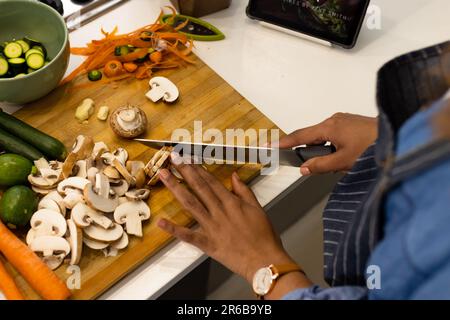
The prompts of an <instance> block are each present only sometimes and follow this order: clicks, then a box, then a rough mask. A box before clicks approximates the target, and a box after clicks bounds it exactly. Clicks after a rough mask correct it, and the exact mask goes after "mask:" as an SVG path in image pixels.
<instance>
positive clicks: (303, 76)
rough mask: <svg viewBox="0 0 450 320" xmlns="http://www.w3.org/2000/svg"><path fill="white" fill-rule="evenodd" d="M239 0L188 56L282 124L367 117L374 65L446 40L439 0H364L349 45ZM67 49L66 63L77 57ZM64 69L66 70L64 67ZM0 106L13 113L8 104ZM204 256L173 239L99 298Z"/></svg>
mask: <svg viewBox="0 0 450 320" xmlns="http://www.w3.org/2000/svg"><path fill="white" fill-rule="evenodd" d="M167 4H169V1H168V0H130V1H129V2H128V3H126V4H124V5H122V6H121V7H119V8H117V9H115V10H114V11H112V12H110V13H108V14H107V15H105V16H103V17H101V18H99V19H97V20H95V21H93V22H91V23H89V24H88V25H86V26H84V27H82V28H81V29H79V30H77V31H74V32H73V33H71V37H70V38H71V44H72V46H81V45H83V44H85V43H87V42H89V41H90V40H91V39H92V38H96V37H100V32H99V30H100V27H104V28H105V29H106V30H112V29H113V27H114V26H115V25H118V26H119V28H120V31H122V32H127V31H131V30H133V29H136V28H138V27H140V26H142V25H145V24H149V23H151V22H153V21H154V19H155V18H156V17H157V15H158V13H159V8H160V7H162V6H164V5H167ZM246 4H247V1H245V0H233V4H232V6H231V8H229V9H228V10H225V11H221V12H218V13H216V14H213V15H211V16H209V17H206V18H205V19H206V20H207V21H208V22H211V23H212V24H213V25H215V26H217V27H218V28H219V29H221V30H222V31H223V32H224V33H225V34H226V36H227V39H226V40H224V41H220V42H203V43H202V42H196V54H197V55H199V56H200V58H201V59H202V60H204V61H205V62H206V63H207V64H208V65H209V66H211V67H212V69H214V70H215V71H216V72H217V73H218V74H219V75H221V76H222V77H223V78H224V79H225V80H226V81H227V82H229V83H230V84H231V85H232V86H233V87H234V88H235V89H236V90H237V91H239V92H240V93H241V94H242V95H243V96H244V97H245V98H247V99H248V100H249V101H250V102H252V103H253V104H254V105H255V106H256V107H257V108H258V109H259V110H260V111H261V112H263V113H264V114H265V115H266V116H267V117H268V118H270V119H271V120H272V121H274V122H275V123H276V124H277V125H278V126H279V127H280V128H281V129H283V130H284V131H285V132H291V131H293V130H295V129H297V128H300V127H304V126H308V125H312V124H315V123H317V122H320V121H322V120H323V119H325V118H326V117H328V116H330V115H332V114H333V113H335V112H339V111H340V112H352V113H359V114H365V115H375V114H376V105H375V80H376V71H377V70H378V69H379V67H380V66H381V65H382V64H383V63H385V62H386V61H388V60H390V59H391V58H393V57H394V56H397V55H399V54H401V53H404V52H407V51H410V50H414V49H418V48H421V47H425V46H428V45H432V44H435V43H438V42H442V41H445V40H448V39H449V38H450V19H448V13H449V12H450V1H448V0H396V1H392V0H372V4H373V5H376V6H378V7H379V8H380V9H381V19H382V20H381V21H382V28H381V30H369V29H368V28H367V27H365V26H364V27H363V29H362V31H361V35H360V39H359V42H358V44H357V46H356V47H355V49H353V50H351V51H347V50H343V49H337V48H327V47H324V46H321V45H318V44H315V43H311V42H308V41H306V40H301V39H299V38H296V37H294V36H290V35H286V34H283V33H280V32H277V31H274V30H270V29H266V28H263V27H261V26H260V25H259V24H258V23H256V22H254V21H251V20H249V19H248V18H246V15H245V6H246ZM80 61H81V58H80V57H72V59H71V63H70V67H69V68H70V69H73V68H75V67H76V65H77V64H78V63H80ZM70 69H69V70H70ZM2 107H6V109H7V110H9V111H14V110H15V108H14V107H8V106H5V105H3V106H2ZM299 177H300V174H299V172H298V169H296V168H285V167H283V168H281V169H280V171H279V172H278V174H277V175H274V176H267V177H261V178H260V179H258V180H257V181H256V182H255V183H253V184H252V188H253V190H254V191H255V192H256V194H257V196H258V199H259V200H260V201H261V203H262V204H263V205H265V204H267V203H269V202H270V201H271V200H272V199H274V198H275V197H276V196H277V195H278V194H280V193H281V192H282V191H283V190H285V189H286V188H287V187H288V186H289V185H291V184H292V183H293V182H295V181H296V180H297V179H298V178H299ZM205 258H206V257H205V256H204V255H203V254H202V253H201V252H199V251H198V250H197V249H195V248H193V247H192V246H189V245H187V244H182V243H180V242H173V243H172V244H170V245H169V246H168V247H166V248H164V249H163V250H162V251H161V252H160V253H158V254H157V255H155V256H154V257H152V258H151V259H149V260H148V261H147V262H146V263H144V264H143V265H142V266H141V267H139V268H138V269H137V270H135V271H134V272H133V273H131V274H130V275H128V276H127V277H125V278H124V279H123V280H122V281H120V282H119V283H118V284H116V285H115V286H114V287H113V288H112V289H110V290H109V291H108V292H106V293H105V294H104V295H103V296H101V298H102V299H148V298H150V299H153V298H157V297H158V296H159V295H161V294H162V293H164V292H165V291H166V290H167V289H168V288H170V287H171V286H172V285H173V284H175V283H176V282H177V281H178V280H179V279H181V278H182V277H183V276H184V275H186V274H187V273H188V272H189V271H191V270H192V269H193V268H195V267H196V266H197V265H198V264H200V263H201V262H202V261H203V260H204V259H205Z"/></svg>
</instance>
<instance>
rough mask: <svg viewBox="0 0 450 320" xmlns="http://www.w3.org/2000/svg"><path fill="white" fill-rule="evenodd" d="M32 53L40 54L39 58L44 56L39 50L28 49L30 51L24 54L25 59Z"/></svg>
mask: <svg viewBox="0 0 450 320" xmlns="http://www.w3.org/2000/svg"><path fill="white" fill-rule="evenodd" d="M33 53H38V54H40V55H41V56H44V54H43V53H42V51H41V50H38V49H30V50H28V51H27V53H25V59H26V58H28V56H29V55H30V54H33Z"/></svg>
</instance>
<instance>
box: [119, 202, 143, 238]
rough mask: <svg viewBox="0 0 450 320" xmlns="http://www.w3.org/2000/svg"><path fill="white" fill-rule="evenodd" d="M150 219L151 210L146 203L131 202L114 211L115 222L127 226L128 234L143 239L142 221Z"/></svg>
mask: <svg viewBox="0 0 450 320" xmlns="http://www.w3.org/2000/svg"><path fill="white" fill-rule="evenodd" d="M148 219H150V208H149V207H148V205H147V204H146V203H145V202H144V201H130V202H126V203H124V204H121V205H120V206H118V207H117V209H116V210H115V211H114V220H115V221H116V222H117V223H119V224H125V229H126V231H127V233H128V234H132V235H135V236H137V237H142V235H143V234H142V221H143V220H148Z"/></svg>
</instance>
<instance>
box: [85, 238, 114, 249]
mask: <svg viewBox="0 0 450 320" xmlns="http://www.w3.org/2000/svg"><path fill="white" fill-rule="evenodd" d="M83 243H84V244H85V245H86V246H87V247H89V248H91V249H93V250H103V249H106V248H107V247H108V246H109V243H108V242H102V241H97V240H94V239H89V238H88V237H83Z"/></svg>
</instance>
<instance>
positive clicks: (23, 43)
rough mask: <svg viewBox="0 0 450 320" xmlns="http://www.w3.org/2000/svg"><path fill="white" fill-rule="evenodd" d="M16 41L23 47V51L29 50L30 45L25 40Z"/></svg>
mask: <svg viewBox="0 0 450 320" xmlns="http://www.w3.org/2000/svg"><path fill="white" fill-rule="evenodd" d="M16 43H18V44H19V45H20V46H21V47H22V51H23V53H26V52H27V51H28V50H30V45H29V44H28V43H27V42H25V41H24V40H17V41H16Z"/></svg>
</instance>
